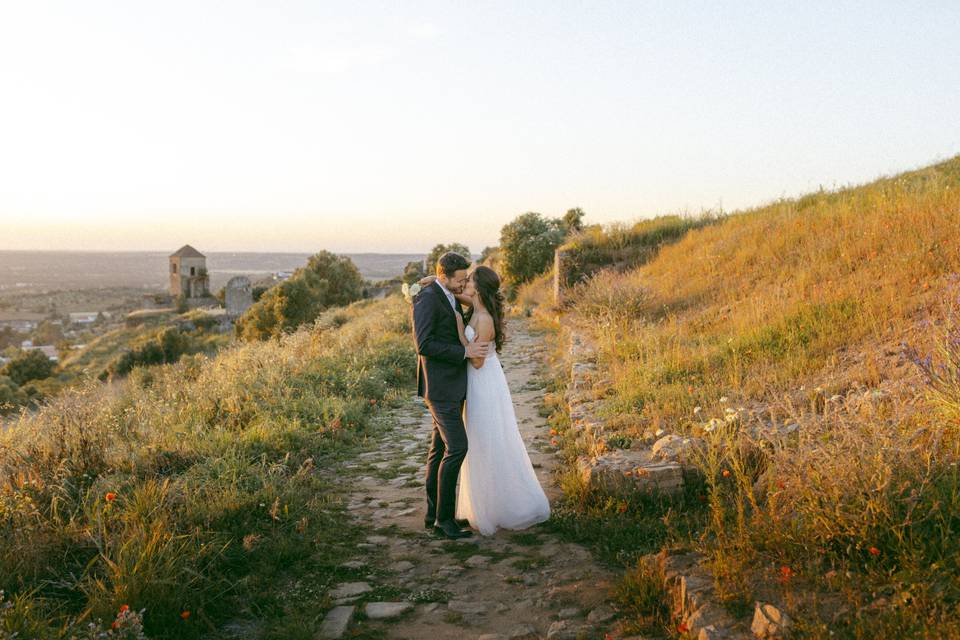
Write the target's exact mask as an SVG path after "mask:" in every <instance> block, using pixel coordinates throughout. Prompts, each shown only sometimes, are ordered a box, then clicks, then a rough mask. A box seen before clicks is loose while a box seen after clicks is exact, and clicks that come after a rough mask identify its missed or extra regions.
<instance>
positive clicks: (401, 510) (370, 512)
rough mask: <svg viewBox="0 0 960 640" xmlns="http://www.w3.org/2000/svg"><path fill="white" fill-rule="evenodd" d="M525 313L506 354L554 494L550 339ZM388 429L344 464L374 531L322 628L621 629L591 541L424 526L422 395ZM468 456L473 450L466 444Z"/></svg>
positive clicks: (436, 635)
mask: <svg viewBox="0 0 960 640" xmlns="http://www.w3.org/2000/svg"><path fill="white" fill-rule="evenodd" d="M539 340H540V339H539V338H536V337H534V336H532V335H531V334H530V333H529V332H528V331H527V330H526V328H525V326H524V325H523V324H522V323H521V322H520V321H513V322H511V340H510V341H509V342H508V343H507V345H506V347H505V349H504V354H503V357H502V361H503V363H504V368H505V370H506V372H507V377H508V380H509V382H510V386H511V390H512V392H513V399H514V403H515V406H516V410H517V418H518V422H519V425H520V430H521V434H522V436H523V438H524V441H525V443H526V444H527V449H528V452H529V453H530V458H531V461H532V462H533V464H534V467H535V469H536V471H537V475H538V477H539V479H540V482H541V485H542V486H543V487H544V490H545V491H546V493H547V495H548V497H550V498H551V500H553V499H555V498H556V497H558V496H559V495H560V489H559V488H558V487H557V486H556V485H555V484H554V479H553V473H552V470H553V467H554V465H555V462H556V456H555V455H554V448H553V447H552V446H550V442H549V441H550V436H549V428H548V426H547V424H546V421H545V419H544V418H542V417H541V416H540V413H539V409H540V406H541V403H542V398H543V393H544V390H543V387H542V385H541V384H540V383H539V382H538V370H539V367H540V354H541V353H542V351H543V346H542V344H541V343H540V342H539ZM384 419H385V420H386V421H387V423H388V425H387V428H386V429H385V430H384V432H383V435H382V436H380V437H379V439H378V441H376V442H371V445H370V448H369V451H367V452H365V453H362V454H361V455H360V456H358V457H357V459H356V460H354V461H351V462H350V463H348V464H347V465H345V466H346V470H345V471H346V476H345V477H344V478H343V480H344V481H345V483H346V484H347V486H352V487H353V490H352V491H351V492H350V493H349V494H348V497H347V503H346V508H347V509H348V510H349V512H350V514H351V516H352V520H353V522H354V524H355V525H356V526H357V527H362V528H363V529H364V530H365V531H367V532H369V533H368V535H367V536H366V540H365V542H363V543H362V544H360V545H359V548H358V549H357V554H356V557H355V558H353V559H351V560H349V561H348V562H346V563H345V565H344V567H343V569H344V570H346V571H347V572H348V573H349V574H351V575H353V576H354V577H353V578H351V579H349V580H345V581H344V582H342V583H340V584H337V585H335V588H334V589H333V590H332V591H331V592H330V593H329V594H328V596H329V598H330V605H331V606H330V608H329V609H328V610H326V611H324V612H322V614H321V615H322V617H321V618H320V625H319V630H318V632H317V635H316V637H317V638H318V639H333V638H341V637H368V636H369V637H378V638H379V637H385V638H410V639H417V638H431V640H445V639H448V638H449V639H451V640H452V639H454V638H456V639H457V640H460V639H462V638H478V639H482V640H506V639H512V640H525V639H534V638H556V639H558V640H560V639H575V638H576V639H591V638H597V639H602V638H604V637H605V636H606V634H607V633H611V635H612V636H613V637H618V638H619V637H622V636H621V635H620V634H617V633H616V631H615V629H616V618H617V615H618V614H617V611H616V610H615V609H614V607H613V605H612V604H611V602H610V601H609V595H610V594H609V590H610V587H611V586H612V583H613V582H614V580H615V579H616V574H615V573H614V572H612V571H611V570H610V569H608V568H606V567H603V566H601V565H600V564H599V563H597V562H596V561H594V559H593V558H592V556H591V554H590V553H589V552H588V551H587V550H586V549H585V548H583V547H582V546H580V545H576V544H571V543H568V542H564V541H562V540H560V539H559V538H558V537H556V536H555V535H553V534H551V533H549V532H547V531H545V530H544V529H543V528H542V527H531V528H529V529H527V530H524V531H519V532H512V531H505V530H501V531H498V532H497V533H496V534H495V535H493V536H490V537H483V536H480V535H479V534H476V533H475V535H474V537H473V538H468V539H464V540H456V541H452V540H445V539H438V538H437V537H435V536H434V535H432V534H431V533H430V532H428V531H426V530H425V529H424V528H423V517H424V515H425V499H424V493H423V472H424V464H425V461H426V454H427V449H428V444H429V438H430V434H431V430H432V423H431V420H430V416H429V414H428V413H427V411H426V410H425V409H424V407H423V405H422V404H421V403H420V402H419V401H418V400H416V399H415V398H410V400H409V402H406V403H404V406H403V407H401V408H400V409H397V410H394V411H392V412H391V413H390V414H389V415H387V416H385V417H384ZM468 455H469V453H468Z"/></svg>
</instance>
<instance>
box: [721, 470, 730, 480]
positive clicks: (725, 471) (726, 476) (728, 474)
mask: <svg viewBox="0 0 960 640" xmlns="http://www.w3.org/2000/svg"><path fill="white" fill-rule="evenodd" d="M722 473H723V477H724V478H729V477H730V471H728V470H727V469H724V470H723V471H722Z"/></svg>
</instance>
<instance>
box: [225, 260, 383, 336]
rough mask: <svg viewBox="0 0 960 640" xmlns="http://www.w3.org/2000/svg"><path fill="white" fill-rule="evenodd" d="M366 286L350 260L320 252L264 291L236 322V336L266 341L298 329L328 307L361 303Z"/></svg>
mask: <svg viewBox="0 0 960 640" xmlns="http://www.w3.org/2000/svg"><path fill="white" fill-rule="evenodd" d="M364 284H365V283H364V280H363V276H362V275H360V271H359V270H358V269H357V267H356V265H354V264H353V261H351V260H350V258H347V257H346V256H338V255H335V254H333V253H330V252H329V251H321V252H320V253H318V254H316V255H314V256H312V257H311V258H310V260H309V261H308V262H307V265H306V266H304V267H301V268H300V269H297V270H296V271H295V272H294V274H293V275H292V276H290V278H288V279H287V280H284V281H283V282H281V283H280V284H278V285H276V286H273V287H271V288H269V289H267V290H266V291H265V292H263V294H262V295H261V296H260V299H259V300H258V301H257V302H256V303H255V304H253V305H252V306H251V307H250V308H249V309H247V310H246V312H245V313H244V314H243V315H242V316H240V318H239V319H238V320H237V324H236V331H237V335H238V336H240V337H242V338H243V339H245V340H266V339H267V338H270V337H273V336H279V335H280V334H282V333H284V332H286V331H292V330H295V329H296V328H297V327H299V326H300V325H302V324H306V323H309V322H313V321H314V320H316V318H317V316H319V315H320V313H321V312H322V311H324V310H325V309H328V308H329V307H338V306H345V305H348V304H350V303H351V302H355V301H356V300H359V299H360V298H362V297H363V289H364Z"/></svg>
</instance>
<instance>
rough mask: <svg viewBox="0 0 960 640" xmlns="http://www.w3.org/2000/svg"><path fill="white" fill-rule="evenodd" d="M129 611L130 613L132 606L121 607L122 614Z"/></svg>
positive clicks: (124, 605) (123, 605)
mask: <svg viewBox="0 0 960 640" xmlns="http://www.w3.org/2000/svg"><path fill="white" fill-rule="evenodd" d="M127 611H130V605H128V604H122V605H120V613H126V612H127Z"/></svg>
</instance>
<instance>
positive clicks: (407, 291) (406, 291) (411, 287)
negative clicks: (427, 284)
mask: <svg viewBox="0 0 960 640" xmlns="http://www.w3.org/2000/svg"><path fill="white" fill-rule="evenodd" d="M421 288H422V287H421V286H420V285H419V284H418V283H416V282H414V283H413V284H407V283H406V282H404V283H403V286H402V287H400V291H402V292H403V297H404V298H406V299H407V302H413V299H414V298H416V297H417V294H418V293H420V289H421Z"/></svg>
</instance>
